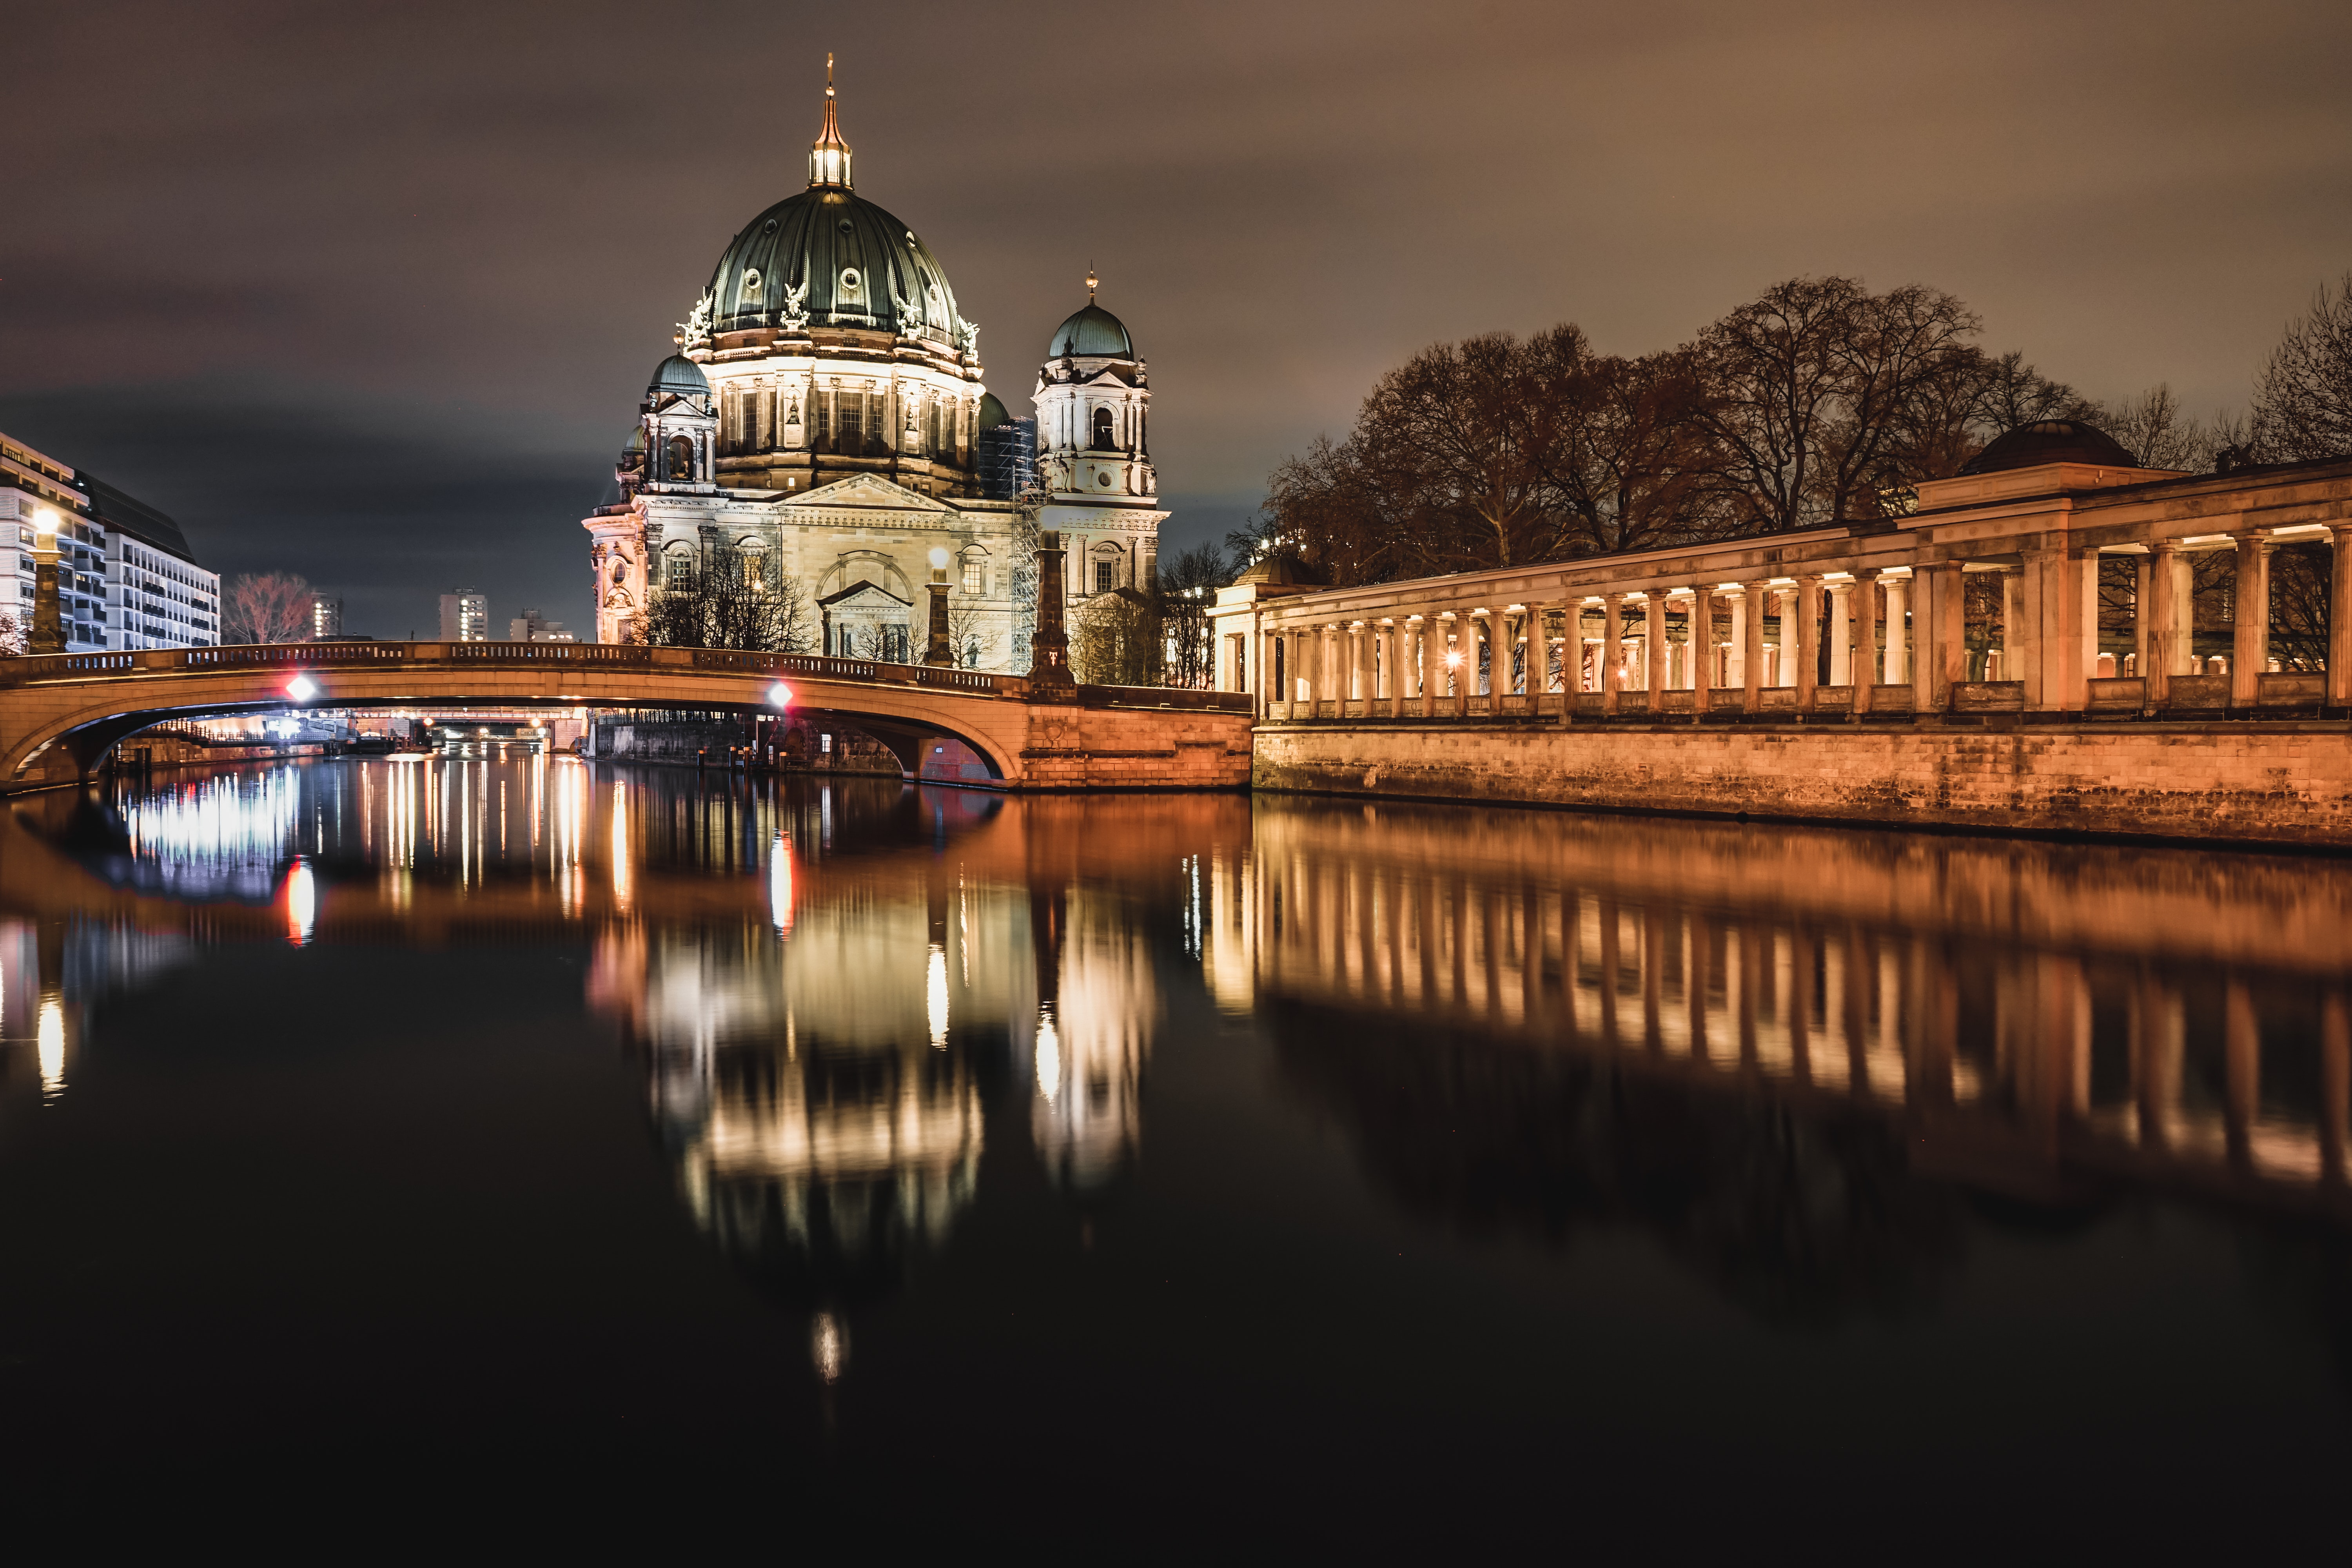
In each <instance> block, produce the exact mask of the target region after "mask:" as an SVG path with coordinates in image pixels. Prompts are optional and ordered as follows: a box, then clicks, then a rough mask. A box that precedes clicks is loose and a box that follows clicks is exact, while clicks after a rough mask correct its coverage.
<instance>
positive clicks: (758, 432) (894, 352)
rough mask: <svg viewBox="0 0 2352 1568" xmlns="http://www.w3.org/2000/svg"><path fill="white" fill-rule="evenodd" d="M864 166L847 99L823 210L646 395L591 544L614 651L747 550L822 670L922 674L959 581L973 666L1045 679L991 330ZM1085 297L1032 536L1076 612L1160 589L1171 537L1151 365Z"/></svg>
mask: <svg viewBox="0 0 2352 1568" xmlns="http://www.w3.org/2000/svg"><path fill="white" fill-rule="evenodd" d="M850 158H851V154H850V149H849V144H848V143H847V142H845V141H844V140H843V138H842V135H841V131H840V127H839V124H838V121H837V119H836V114H835V100H834V96H833V88H832V86H831V84H830V81H828V83H827V85H826V88H825V99H824V126H823V129H822V131H821V132H820V134H819V135H818V137H817V140H816V142H814V144H813V146H812V147H811V149H810V153H809V184H808V188H807V189H806V190H804V191H802V192H800V193H798V194H797V195H792V196H789V197H787V198H785V199H784V200H783V201H781V202H778V203H777V204H776V205H773V206H772V207H770V208H769V209H768V210H767V211H765V212H763V213H761V215H760V216H757V217H755V218H753V219H752V220H751V223H750V224H749V225H747V226H745V227H744V228H743V230H742V231H741V232H740V234H738V235H737V236H736V237H735V238H734V241H733V243H731V244H730V246H729V247H727V250H726V252H725V253H724V254H723V255H722V256H721V257H720V258H719V266H718V268H717V269H716V271H714V272H713V274H712V275H711V279H710V282H709V286H708V287H707V288H706V289H704V291H703V293H702V296H701V298H700V299H699V300H698V301H697V302H696V304H695V306H694V309H693V310H692V312H691V314H690V315H689V316H688V319H687V321H685V322H684V323H682V324H681V326H680V328H679V331H678V349H679V352H678V353H676V354H673V355H672V356H671V357H670V358H668V359H667V360H665V361H664V362H663V363H661V365H660V366H659V367H658V368H657V369H656V372H655V374H654V377H653V380H652V383H651V384H650V385H649V386H648V387H647V388H646V398H645V402H644V404H643V405H642V408H641V411H640V416H639V420H638V424H637V426H636V428H635V430H634V431H633V432H632V433H631V435H630V439H629V445H628V447H627V449H626V451H625V453H624V454H623V457H622V461H621V467H620V469H619V478H620V480H621V485H622V497H621V500H620V501H619V503H618V504H616V505H612V506H607V507H604V508H603V509H601V510H599V511H598V512H597V514H596V515H595V516H593V517H591V518H589V519H587V520H586V521H585V523H584V525H583V526H585V527H586V528H587V530H588V531H589V533H590V534H591V536H592V538H593V544H592V546H591V549H590V556H591V561H592V563H593V569H594V571H595V574H596V584H597V600H598V605H599V609H598V614H597V632H596V636H597V639H598V640H599V641H602V642H618V641H622V640H625V637H626V636H627V634H628V632H629V629H630V626H631V625H632V624H633V622H634V621H635V617H636V616H639V615H640V614H641V613H642V611H643V609H644V606H645V604H646V595H647V594H648V592H649V591H653V590H657V589H659V588H661V587H663V586H666V585H669V584H676V583H680V582H683V581H685V580H686V579H687V577H688V576H689V575H690V574H693V573H694V572H696V571H697V570H698V568H699V567H700V565H701V564H703V563H707V562H709V561H710V560H711V559H712V558H713V556H714V555H715V553H716V552H718V551H719V550H720V549H722V548H728V549H733V550H735V551H738V552H741V553H742V554H743V555H746V556H759V557H761V558H762V560H764V561H773V562H777V563H781V566H782V573H783V574H784V575H785V576H787V577H790V578H793V579H794V580H796V581H797V582H798V583H799V584H800V585H801V586H802V588H803V590H805V591H806V592H807V594H808V595H809V596H810V597H811V598H812V599H813V600H814V601H815V603H816V604H817V605H818V606H820V608H821V610H822V612H823V617H824V637H825V643H826V646H825V647H824V651H825V652H827V653H835V654H844V655H856V656H861V657H882V658H894V659H906V658H920V657H921V640H920V639H921V628H922V627H923V626H925V625H926V616H927V610H926V609H924V608H923V607H921V605H920V595H922V594H923V592H924V588H923V585H924V584H926V583H929V582H930V581H933V580H934V579H933V578H932V575H931V574H932V572H933V571H934V570H935V569H938V568H939V567H940V563H945V567H944V569H945V572H946V580H947V584H948V588H949V593H950V608H951V615H952V616H953V625H954V628H955V632H954V635H955V637H956V639H957V643H958V646H957V647H956V648H955V650H954V651H955V655H956V658H957V661H958V662H959V663H962V664H966V665H971V666H974V667H977V668H991V669H1010V670H1014V671H1019V670H1025V669H1026V668H1028V667H1029V649H1028V647H1027V646H1026V637H1027V633H1026V629H1025V627H1026V624H1027V623H1026V621H1025V619H1024V616H1023V614H1022V613H1021V610H1022V607H1023V605H1024V601H1025V599H1026V596H1027V595H1029V594H1030V593H1031V592H1033V591H1034V590H1033V588H1032V586H1031V584H1030V580H1029V574H1028V556H1029V552H1031V551H1032V550H1034V543H1033V542H1030V541H1029V540H1028V539H1027V536H1026V534H1025V533H1024V529H1023V527H1022V524H1021V521H1020V519H1019V517H1018V515H1017V509H1016V506H1015V502H1014V498H1013V496H1012V495H1011V494H1010V493H1009V486H993V487H992V486H986V485H983V483H982V474H981V468H980V450H981V447H982V435H983V433H985V432H987V431H990V430H994V429H999V428H1002V427H1006V426H1009V425H1010V424H1011V416H1009V415H1008V414H1007V413H1006V411H1005V408H1004V405H1003V404H1002V403H1000V402H999V401H998V400H997V399H996V398H995V397H994V396H992V395H990V394H989V393H988V392H987V391H986V389H985V388H984V387H983V386H982V370H981V363H980V348H979V334H980V329H979V327H978V326H977V325H976V324H975V323H974V322H972V321H970V320H968V319H967V318H965V317H964V315H963V314H962V313H961V310H960V309H959V307H958V305H957V303H956V298H955V293H954V290H953V289H950V287H949V285H948V280H947V274H946V273H945V271H944V270H942V269H941V268H940V263H939V259H938V258H936V257H934V256H933V255H932V254H931V252H930V250H929V247H926V246H925V245H924V244H923V242H922V241H921V240H919V239H918V238H917V237H916V236H915V233H914V231H913V230H912V229H910V228H908V227H907V226H905V225H904V224H902V223H900V222H899V220H898V218H897V217H895V216H892V215H891V214H889V213H887V212H886V211H884V210H883V209H882V208H881V207H878V206H877V205H874V204H873V203H871V202H868V201H866V199H865V198H864V197H862V196H859V195H856V192H855V190H854V189H853V188H852V184H851V180H850ZM1088 284H1089V289H1088V299H1087V305H1086V307H1085V308H1084V309H1082V310H1079V311H1078V312H1077V313H1076V314H1075V315H1073V316H1071V317H1070V318H1069V320H1067V321H1065V322H1063V323H1062V325H1061V326H1060V327H1059V328H1057V329H1056V330H1055V333H1054V335H1053V338H1052V339H1051V341H1050V342H1049V344H1048V348H1047V354H1048V356H1049V357H1048V358H1047V360H1046V361H1045V363H1044V365H1043V367H1042V368H1041V370H1040V371H1039V373H1038V379H1037V384H1036V390H1035V393H1034V404H1035V405H1036V410H1037V426H1038V447H1039V452H1038V457H1039V462H1038V472H1039V479H1040V482H1041V484H1042V485H1043V486H1044V488H1045V491H1046V492H1047V493H1046V495H1045V501H1046V505H1045V510H1044V512H1043V514H1042V516H1041V517H1040V518H1039V519H1038V521H1037V522H1036V525H1035V526H1037V527H1041V528H1045V529H1055V530H1059V531H1061V532H1062V535H1063V542H1064V545H1065V547H1066V549H1067V550H1068V551H1069V563H1070V570H1069V571H1068V572H1067V574H1066V580H1067V591H1068V593H1069V595H1070V596H1071V598H1072V599H1073V600H1077V599H1083V598H1085V597H1087V595H1093V594H1097V593H1103V592H1108V591H1111V590H1114V589H1118V588H1132V587H1137V586H1140V585H1143V584H1148V583H1149V581H1150V574H1151V573H1152V571H1153V570H1154V569H1155V566H1156V558H1157V554H1158V548H1159V546H1158V541H1159V527H1160V521H1161V519H1162V518H1164V517H1165V516H1166V514H1165V513H1164V512H1162V511H1160V510H1159V503H1158V499H1157V498H1158V480H1157V478H1156V476H1155V474H1154V472H1153V469H1152V465H1151V458H1150V436H1149V413H1148V407H1149V404H1150V391H1149V377H1148V374H1147V373H1146V369H1145V365H1144V362H1143V360H1142V358H1141V357H1140V356H1139V354H1138V353H1136V350H1135V345H1134V343H1133V342H1132V340H1131V339H1130V338H1129V335H1128V331H1127V329H1126V327H1125V325H1124V324H1122V323H1121V322H1120V321H1119V320H1118V317H1116V316H1114V315H1112V314H1111V313H1110V312H1109V311H1108V310H1103V309H1102V308H1101V307H1100V306H1098V305H1097V304H1095V303H1094V300H1093V290H1092V284H1093V279H1088ZM992 488H995V489H1007V491H1008V493H1003V494H990V493H983V492H984V491H985V490H987V489H992Z"/></svg>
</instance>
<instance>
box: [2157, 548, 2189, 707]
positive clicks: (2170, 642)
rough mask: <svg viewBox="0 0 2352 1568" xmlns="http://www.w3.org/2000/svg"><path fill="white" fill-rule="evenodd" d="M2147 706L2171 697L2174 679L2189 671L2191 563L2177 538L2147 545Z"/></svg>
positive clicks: (2163, 703) (2164, 701) (2160, 703)
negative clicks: (2183, 557) (2181, 551)
mask: <svg viewBox="0 0 2352 1568" xmlns="http://www.w3.org/2000/svg"><path fill="white" fill-rule="evenodd" d="M2147 577H2148V584H2147V609H2148V615H2147V623H2148V624H2147V705H2148V706H2149V707H2151V708H2161V707H2163V706H2164V705H2165V704H2166V703H2167V702H2168V701H2169V700H2171V698H2172V678H2173V677H2174V676H2176V675H2186V674H2188V673H2189V624H2190V623H2189V563H2188V562H2186V561H2183V560H2182V559H2181V558H2180V544H2179V541H2177V540H2171V539H2159V540H2158V541H2157V542H2155V543H2154V544H2152V545H2150V546H2149V547H2148V573H2147Z"/></svg>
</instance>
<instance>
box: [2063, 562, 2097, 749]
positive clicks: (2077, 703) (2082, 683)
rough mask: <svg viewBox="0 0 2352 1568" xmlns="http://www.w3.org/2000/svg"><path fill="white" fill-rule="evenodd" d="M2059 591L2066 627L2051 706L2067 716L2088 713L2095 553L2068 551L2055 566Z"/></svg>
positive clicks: (2094, 651) (2093, 656)
mask: <svg viewBox="0 0 2352 1568" xmlns="http://www.w3.org/2000/svg"><path fill="white" fill-rule="evenodd" d="M2058 566H2059V570H2060V571H2061V573H2063V575H2062V576H2061V578H2060V580H2059V592H2060V593H2061V594H2062V595H2064V598H2063V605H2062V607H2063V611H2064V614H2065V616H2066V624H2065V625H2064V626H2062V627H2060V628H2059V635H2060V637H2062V638H2063V645H2062V647H2061V657H2060V658H2058V659H2057V660H2056V661H2055V665H2056V668H2055V669H2054V670H2053V679H2056V680H2057V681H2058V683H2059V686H2058V698H2057V702H2056V704H2055V706H2057V707H2058V708H2059V709H2061V710H2063V711H2065V712H2069V713H2082V712H2085V711H2088V710H2089V709H2090V706H2091V679H2092V677H2094V676H2095V675H2097V674H2098V673H2099V552H2097V551H2096V550H2084V551H2080V552H2076V551H2071V550H2070V551H2068V552H2066V554H2065V556H2064V557H2063V559H2062V560H2061V561H2060V562H2059V563H2058Z"/></svg>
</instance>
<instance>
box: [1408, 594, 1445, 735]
mask: <svg viewBox="0 0 2352 1568" xmlns="http://www.w3.org/2000/svg"><path fill="white" fill-rule="evenodd" d="M1418 623H1421V626H1418V630H1416V632H1413V647H1416V660H1413V666H1416V668H1413V679H1416V682H1418V687H1416V689H1418V691H1421V717H1423V720H1434V717H1437V672H1440V663H1437V660H1440V651H1437V611H1428V614H1425V616H1418Z"/></svg>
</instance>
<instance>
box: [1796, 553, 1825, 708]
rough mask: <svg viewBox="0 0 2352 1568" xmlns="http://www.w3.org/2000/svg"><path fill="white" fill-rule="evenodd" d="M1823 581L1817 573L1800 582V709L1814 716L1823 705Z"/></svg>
mask: <svg viewBox="0 0 2352 1568" xmlns="http://www.w3.org/2000/svg"><path fill="white" fill-rule="evenodd" d="M1821 686H1822V579H1821V576H1820V574H1810V575H1807V576H1803V577H1800V578H1798V579H1797V709H1798V710H1799V711H1800V712H1804V713H1811V712H1812V711H1814V710H1816V709H1818V708H1819V707H1820V706H1821Z"/></svg>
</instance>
